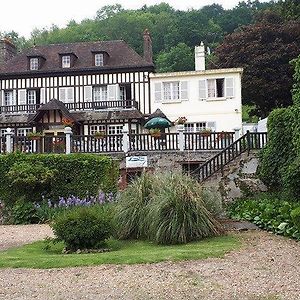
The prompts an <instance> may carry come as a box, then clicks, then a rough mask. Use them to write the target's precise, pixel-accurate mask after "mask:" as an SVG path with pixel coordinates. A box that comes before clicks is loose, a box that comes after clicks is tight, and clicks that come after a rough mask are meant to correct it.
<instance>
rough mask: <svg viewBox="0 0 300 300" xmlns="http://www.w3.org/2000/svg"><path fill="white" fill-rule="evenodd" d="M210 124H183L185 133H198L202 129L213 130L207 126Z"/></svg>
mask: <svg viewBox="0 0 300 300" xmlns="http://www.w3.org/2000/svg"><path fill="white" fill-rule="evenodd" d="M210 123H211V122H197V123H186V124H184V130H185V132H200V131H202V130H204V129H208V128H210V129H212V130H213V129H214V127H211V126H209V125H210Z"/></svg>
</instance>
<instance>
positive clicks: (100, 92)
mask: <svg viewBox="0 0 300 300" xmlns="http://www.w3.org/2000/svg"><path fill="white" fill-rule="evenodd" d="M93 101H95V102H97V101H107V86H106V85H103V86H94V87H93Z"/></svg>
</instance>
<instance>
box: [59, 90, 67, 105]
mask: <svg viewBox="0 0 300 300" xmlns="http://www.w3.org/2000/svg"><path fill="white" fill-rule="evenodd" d="M58 97H59V101H62V102H65V101H66V89H65V88H60V89H59V96H58Z"/></svg>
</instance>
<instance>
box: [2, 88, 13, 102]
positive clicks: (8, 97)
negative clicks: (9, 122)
mask: <svg viewBox="0 0 300 300" xmlns="http://www.w3.org/2000/svg"><path fill="white" fill-rule="evenodd" d="M14 102H15V101H14V91H12V90H9V91H4V94H3V104H4V106H12V105H14Z"/></svg>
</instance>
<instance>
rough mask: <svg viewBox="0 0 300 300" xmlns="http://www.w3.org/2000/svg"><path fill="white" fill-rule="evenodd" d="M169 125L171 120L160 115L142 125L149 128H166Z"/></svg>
mask: <svg viewBox="0 0 300 300" xmlns="http://www.w3.org/2000/svg"><path fill="white" fill-rule="evenodd" d="M171 126H172V124H171V122H169V121H168V120H167V119H165V118H161V117H155V118H152V119H151V120H149V121H148V122H147V123H146V124H145V126H144V127H145V128H147V129H151V128H168V127H171Z"/></svg>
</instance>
